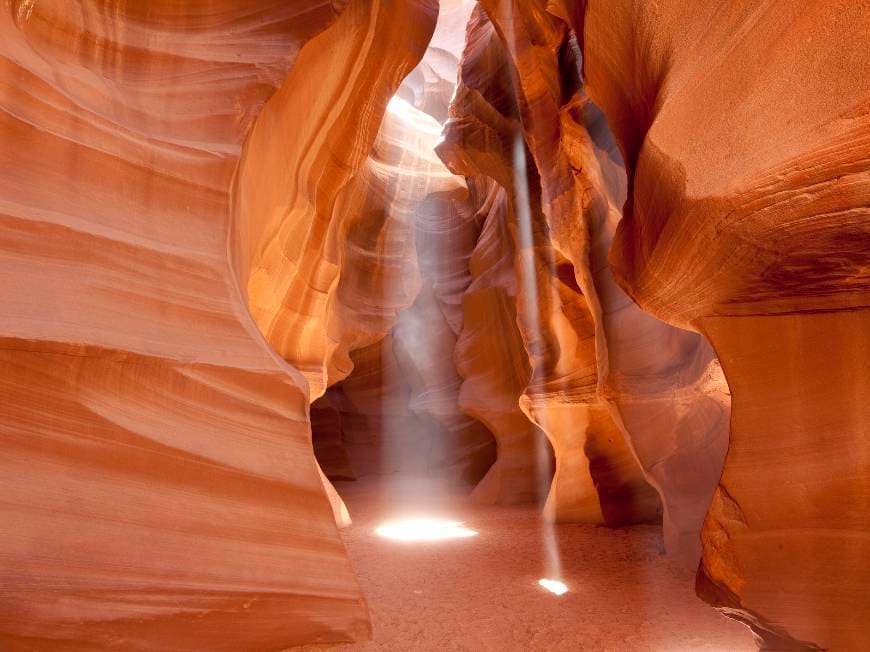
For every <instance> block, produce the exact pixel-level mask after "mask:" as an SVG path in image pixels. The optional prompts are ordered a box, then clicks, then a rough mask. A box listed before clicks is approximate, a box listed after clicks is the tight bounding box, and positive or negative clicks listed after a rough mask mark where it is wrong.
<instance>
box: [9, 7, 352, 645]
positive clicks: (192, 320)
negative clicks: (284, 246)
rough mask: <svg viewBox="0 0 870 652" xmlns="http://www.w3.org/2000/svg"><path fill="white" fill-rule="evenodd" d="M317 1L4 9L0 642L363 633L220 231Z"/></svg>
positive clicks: (259, 641) (275, 638)
mask: <svg viewBox="0 0 870 652" xmlns="http://www.w3.org/2000/svg"><path fill="white" fill-rule="evenodd" d="M334 19H335V13H334V11H333V9H332V7H331V6H330V4H329V3H323V2H294V3H274V2H255V1H241V2H240V1H238V0H233V1H225V2H224V1H216V2H209V3H205V4H202V3H199V4H197V3H182V4H181V5H179V3H176V2H161V1H159V0H155V1H153V2H148V3H140V2H111V3H103V2H80V3H74V4H72V3H68V2H52V1H44V2H38V3H34V2H11V3H10V2H7V3H6V4H5V6H4V7H3V8H2V10H0V67H2V75H0V79H2V82H0V107H2V111H0V142H2V148H0V157H2V158H3V162H2V165H0V197H2V200H0V201H2V209H0V222H2V237H0V266H2V269H3V272H4V282H3V284H2V288H0V294H2V300H3V306H4V307H3V311H2V314H0V338H2V342H3V345H2V352H0V395H2V401H0V438H2V446H3V455H2V459H0V476H2V481H0V482H2V492H3V506H2V508H0V523H2V525H0V572H2V585H3V600H2V601H0V647H2V648H3V649H7V650H16V649H39V650H54V649H64V650H68V649H76V650H86V649H88V650H89V649H104V648H107V647H114V648H120V649H125V650H155V649H172V650H191V651H193V650H202V649H209V650H228V651H229V650H239V649H280V648H283V647H286V646H289V645H292V644H296V643H303V642H310V641H318V640H319V641H339V640H349V639H356V638H361V637H365V636H367V635H368V623H367V614H366V609H365V606H364V603H363V601H362V596H361V595H360V592H359V589H358V588H357V585H356V582H355V580H354V578H353V576H352V573H351V569H350V567H349V564H348V562H347V559H346V556H345V552H344V548H343V545H342V543H341V541H340V539H339V537H338V533H337V531H336V527H335V523H334V521H333V518H332V516H331V514H330V511H329V505H328V502H327V500H326V498H325V496H324V494H323V490H322V488H321V485H320V481H319V478H318V473H317V466H316V464H315V462H314V459H313V456H312V454H311V444H310V439H309V437H310V435H309V428H308V422H307V394H308V390H307V387H306V383H305V381H304V379H303V378H302V376H301V375H299V374H298V373H297V372H296V371H295V370H294V369H293V368H291V367H289V366H288V365H287V364H286V363H284V362H283V361H282V360H281V359H280V358H278V357H277V356H275V355H274V353H273V352H272V351H271V350H270V348H269V347H268V345H267V344H266V342H265V341H264V340H263V338H262V336H261V335H260V333H259V331H258V330H257V327H256V325H255V324H254V322H253V321H252V320H251V318H250V316H249V313H248V310H247V307H246V305H245V301H244V299H243V296H242V293H241V292H240V289H239V284H238V277H237V275H236V272H235V270H234V269H233V268H232V267H231V265H230V263H229V260H228V256H227V251H228V245H229V246H232V244H233V242H232V234H233V229H232V226H231V221H230V187H231V183H232V177H233V171H234V169H235V167H236V164H237V162H238V160H239V154H240V149H241V143H242V141H243V139H244V137H245V134H246V132H247V130H248V129H249V127H250V125H251V123H252V121H253V120H254V119H255V117H256V116H257V114H258V112H259V111H260V109H261V107H262V105H263V103H264V102H265V101H266V100H267V99H268V97H269V96H270V95H271V94H272V93H273V92H274V90H275V88H276V87H277V86H278V85H279V84H280V82H281V80H282V79H283V78H284V77H285V75H286V74H287V70H288V69H289V68H290V66H291V64H292V62H293V59H294V58H295V56H296V53H297V51H298V50H299V49H300V47H302V45H303V44H304V43H305V42H306V41H307V40H308V39H310V38H311V37H313V36H314V35H315V34H317V33H318V32H320V31H322V30H323V29H324V28H326V27H327V26H328V25H329V24H330V23H332V21H333V20H334Z"/></svg>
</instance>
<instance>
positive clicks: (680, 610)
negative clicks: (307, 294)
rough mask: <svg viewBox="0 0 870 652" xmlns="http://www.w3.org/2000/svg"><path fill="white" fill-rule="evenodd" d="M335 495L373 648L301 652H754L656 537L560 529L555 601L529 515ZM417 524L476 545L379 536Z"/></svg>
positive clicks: (405, 498)
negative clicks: (342, 509) (346, 516)
mask: <svg viewBox="0 0 870 652" xmlns="http://www.w3.org/2000/svg"><path fill="white" fill-rule="evenodd" d="M336 487H337V488H338V490H339V493H341V495H342V496H343V498H344V499H345V501H346V503H347V505H348V508H349V510H350V512H351V516H352V517H353V519H354V523H353V525H352V526H350V527H349V528H347V529H345V530H344V531H343V533H342V534H343V537H344V541H345V544H346V545H347V548H348V553H349V555H350V559H351V562H352V563H353V565H354V569H355V570H356V573H357V577H358V579H359V582H360V584H361V586H362V590H363V593H364V594H365V596H366V598H367V600H368V605H369V609H370V611H371V617H372V622H373V627H374V641H372V642H370V643H365V644H351V645H340V646H304V647H301V648H293V649H294V650H304V651H314V650H323V649H332V650H341V651H350V650H469V651H471V650H473V651H475V652H477V651H483V650H493V651H498V652H507V651H513V650H518V651H519V650H594V651H598V650H601V651H610V650H612V651H614V652H615V651H619V652H624V651H630V650H638V651H641V650H642V651H662V652H677V651H693V652H694V651H700V650H715V651H721V652H725V651H728V652H738V651H742V650H747V651H749V650H755V649H756V647H755V645H754V643H753V640H752V635H751V634H750V632H749V630H748V629H747V628H746V627H744V626H742V625H740V624H739V623H737V622H735V621H732V620H729V619H727V618H725V617H724V616H722V615H720V614H718V613H717V612H715V611H713V610H712V609H711V608H710V607H709V606H707V605H706V604H704V603H703V602H701V600H699V599H698V598H697V597H695V595H694V592H693V584H694V582H693V577H692V574H691V573H686V572H685V571H681V570H679V569H678V568H675V567H674V566H673V565H672V564H671V563H670V562H669V561H668V560H667V558H666V557H665V556H664V554H663V546H662V540H661V535H660V529H659V528H658V527H655V526H638V527H632V528H620V529H608V528H604V527H592V526H583V525H558V526H555V528H553V531H554V536H555V539H556V540H557V542H558V543H557V546H558V550H559V553H560V557H561V565H562V573H561V576H562V577H561V579H562V580H563V581H564V582H565V583H566V584H567V585H568V587H569V591H568V593H566V594H564V595H562V596H556V595H553V594H552V593H549V592H547V591H545V590H544V589H543V588H541V587H540V586H539V585H538V580H539V579H541V578H543V577H546V576H547V574H548V573H547V568H546V566H547V562H546V559H547V555H546V554H545V552H544V550H545V546H544V541H545V538H544V537H545V528H544V527H542V523H541V520H540V518H539V516H538V511H537V510H536V509H534V508H532V507H529V506H525V507H481V506H478V505H475V504H473V503H471V502H470V501H469V500H468V499H466V498H462V497H457V496H455V495H453V496H451V495H447V494H445V493H443V492H439V491H438V489H437V488H433V487H431V486H426V485H408V484H395V483H394V484H383V483H373V482H368V481H363V482H354V483H337V485H336ZM413 505H418V507H417V509H412V508H411V507H409V506H413ZM420 505H425V506H422V507H421V506H420ZM412 513H413V514H424V513H425V514H426V515H430V516H437V517H443V518H449V519H453V520H457V521H462V522H463V525H464V526H465V527H468V528H471V529H473V530H475V531H476V532H477V535H476V536H473V537H470V538H464V539H453V540H445V541H434V542H399V541H392V540H388V539H383V538H381V537H379V536H378V535H377V534H376V533H375V529H376V528H377V527H378V526H379V525H381V524H382V523H383V522H385V521H389V520H392V519H393V518H395V517H396V516H402V515H408V514H412Z"/></svg>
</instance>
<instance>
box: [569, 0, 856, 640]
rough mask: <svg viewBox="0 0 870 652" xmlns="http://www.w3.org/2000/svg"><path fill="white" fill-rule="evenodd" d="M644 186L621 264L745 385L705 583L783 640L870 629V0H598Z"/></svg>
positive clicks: (636, 289)
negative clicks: (749, 2) (748, 1)
mask: <svg viewBox="0 0 870 652" xmlns="http://www.w3.org/2000/svg"><path fill="white" fill-rule="evenodd" d="M587 5H588V8H587V11H586V15H585V37H584V48H585V50H584V54H585V62H584V66H585V72H586V74H587V78H588V84H589V89H590V94H591V96H592V97H593V99H594V100H595V101H596V103H598V104H599V106H601V107H602V109H603V110H604V112H605V113H606V114H607V116H608V119H609V121H610V125H611V127H612V128H613V130H614V133H615V134H616V136H617V138H618V140H619V142H620V146H621V149H622V151H623V153H624V155H625V160H626V165H627V169H628V171H629V179H630V184H629V187H630V189H631V192H630V197H629V203H628V206H627V210H626V215H625V219H624V220H623V222H622V224H621V225H620V228H619V231H618V233H617V235H616V238H615V241H614V250H613V252H612V254H611V261H612V264H613V266H614V270H615V272H616V275H617V278H618V279H619V281H620V283H621V285H622V286H623V287H624V288H625V289H626V290H627V291H628V292H629V293H630V294H631V295H632V297H633V298H634V299H635V300H636V301H637V302H638V303H639V304H640V305H641V306H642V307H644V308H645V309H646V310H649V311H650V312H652V313H653V314H655V315H657V316H659V317H660V318H662V319H665V320H667V321H669V322H671V323H674V324H676V325H679V326H681V327H684V328H692V329H695V330H698V331H701V332H703V333H704V334H705V335H706V336H707V337H708V338H709V340H710V342H711V343H712V345H713V347H714V348H715V349H716V352H717V354H718V356H719V359H720V360H721V362H722V367H723V369H724V372H725V376H726V378H727V380H728V384H729V386H730V388H731V393H732V397H733V398H732V418H731V441H730V447H729V449H728V456H727V458H726V461H725V468H724V471H723V474H722V478H721V481H720V485H719V488H718V490H717V491H716V494H715V497H714V500H713V503H712V506H711V508H710V513H709V516H708V518H707V521H706V523H705V525H704V532H703V544H704V560H703V564H702V567H701V571H700V573H699V581H698V588H699V592H700V593H701V595H702V596H704V597H705V598H706V599H707V600H709V601H711V602H713V603H714V604H716V605H718V606H720V607H722V609H723V611H725V612H726V613H728V614H729V615H732V616H734V617H737V618H739V619H742V620H745V621H747V622H749V623H751V624H752V625H753V627H754V629H755V631H756V632H757V633H758V634H760V635H761V636H762V638H763V639H764V643H765V644H766V645H768V646H771V647H774V648H776V649H784V648H787V647H789V646H792V647H800V646H804V647H806V646H811V645H816V646H819V647H821V648H825V649H834V650H859V649H863V647H864V646H865V645H866V641H867V640H868V638H870V630H868V623H870V600H868V599H867V592H866V588H867V586H868V585H870V567H868V565H867V563H866V560H867V559H868V558H870V543H868V541H870V537H868V534H870V532H868V530H870V515H868V514H870V509H868V505H870V465H868V459H870V448H868V446H870V443H868V442H870V439H868V436H867V424H868V423H870V412H868V409H870V408H868V406H870V401H868V398H870V396H868V393H870V386H868V375H867V369H868V368H870V359H868V346H867V338H868V336H867V334H868V332H870V310H868V305H870V292H868V287H870V281H868V278H870V277H868V269H870V246H868V244H870V226H868V225H870V219H868V218H870V211H868V208H867V206H868V198H870V176H868V172H867V170H868V164H870V113H868V106H870V87H868V84H867V79H868V78H870V59H868V57H867V51H868V49H870V6H868V3H867V2H835V1H827V2H819V3H814V4H812V5H807V4H805V3H799V2H788V1H780V2H771V3H766V4H763V5H759V6H757V7H750V6H742V5H741V4H740V3H738V4H733V3H720V4H711V3H704V2H690V3H685V2H660V3H656V4H651V3H642V2H632V1H630V0H619V1H613V2H611V1H610V0H608V1H606V2H605V1H603V0H602V1H598V0H594V1H590V2H588V3H587Z"/></svg>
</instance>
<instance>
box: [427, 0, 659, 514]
mask: <svg viewBox="0 0 870 652" xmlns="http://www.w3.org/2000/svg"><path fill="white" fill-rule="evenodd" d="M507 23H508V24H509V25H510V26H512V27H515V26H516V25H517V23H516V22H512V21H507ZM497 30H498V24H494V23H492V22H490V21H489V20H488V18H487V16H486V14H485V13H484V12H483V11H482V10H480V9H478V10H477V11H476V12H475V14H474V16H473V17H472V20H471V22H470V24H469V30H468V37H467V44H466V51H465V53H464V55H463V60H462V75H461V83H460V86H459V88H458V89H457V93H456V96H455V100H454V102H453V105H452V106H451V117H450V121H449V122H448V124H447V125H446V128H445V139H444V143H443V144H441V145H440V146H439V153H440V154H441V156H442V158H443V159H444V160H445V161H446V162H447V163H448V165H449V166H450V167H451V169H453V170H454V171H456V172H459V173H463V174H466V175H475V174H483V175H486V176H488V177H490V178H491V179H493V180H495V181H496V182H497V183H498V184H499V186H500V187H501V189H502V190H501V195H492V196H498V197H499V200H498V202H496V201H494V200H493V199H492V198H491V197H487V199H486V200H485V201H484V202H482V205H483V206H486V207H487V210H488V211H489V213H490V214H492V212H493V211H492V207H496V208H499V209H500V211H499V212H498V214H497V215H493V216H492V217H491V219H494V220H496V221H501V222H502V225H501V226H500V227H495V226H491V227H490V228H489V229H487V228H486V227H484V235H486V234H491V235H494V234H499V235H501V237H502V239H503V240H505V241H507V242H509V246H508V249H509V250H511V251H514V255H513V259H511V260H504V258H502V260H503V262H502V264H501V268H502V270H503V271H502V272H501V274H500V275H499V276H498V277H497V278H498V279H499V281H500V283H495V282H493V281H487V279H486V278H485V277H484V278H483V279H476V281H475V283H473V284H472V286H471V288H472V289H475V290H478V289H479V288H480V286H481V285H484V284H485V285H487V286H491V287H496V286H498V285H501V287H502V288H503V289H505V290H507V291H508V296H509V297H510V300H511V301H512V302H513V304H514V306H513V307H512V310H515V311H516V316H515V317H514V318H512V320H515V321H516V323H517V327H518V328H519V335H520V337H519V340H518V342H517V347H515V349H513V350H507V349H505V351H504V354H503V356H502V357H503V358H505V361H506V364H507V365H511V364H514V365H515V364H516V360H517V359H521V358H522V357H528V361H529V364H530V367H529V371H528V372H526V373H525V377H524V374H522V373H519V374H514V376H515V377H516V378H518V379H522V380H523V383H522V384H521V385H520V386H519V388H518V389H519V395H517V394H516V393H515V392H510V391H507V392H505V391H504V389H506V388H503V389H497V388H495V387H489V388H488V391H487V394H489V395H493V393H495V392H499V393H502V394H503V395H504V396H505V398H506V400H507V402H508V404H514V405H515V403H514V401H517V400H518V402H519V404H520V405H521V408H522V411H523V413H524V415H525V416H526V417H527V418H528V419H529V420H531V421H532V422H533V423H534V424H535V425H536V426H538V428H535V429H534V430H533V431H528V430H527V431H528V433H529V434H528V436H527V440H528V442H532V443H528V442H527V445H526V448H529V447H531V451H532V456H533V459H534V456H535V455H536V453H535V452H534V449H535V447H536V446H535V444H534V440H535V435H534V433H535V431H537V430H538V429H540V430H541V431H543V432H546V434H547V436H548V437H549V440H550V443H551V444H552V446H553V448H554V452H555V475H554V478H553V482H552V487H551V489H550V491H549V498H548V504H547V509H546V512H547V514H548V515H549V516H550V517H552V518H554V519H556V520H565V521H582V522H596V523H597V522H605V521H606V522H608V523H612V524H617V523H620V524H624V523H630V522H636V521H644V520H649V519H655V518H657V515H658V501H657V498H656V495H655V492H654V491H653V490H652V489H650V487H649V486H648V485H647V484H646V482H645V481H644V480H643V477H642V476H641V474H640V472H639V469H638V467H637V464H636V462H635V460H634V459H633V457H632V454H631V452H630V450H629V449H628V448H627V447H626V445H625V442H624V439H623V437H622V435H621V433H619V431H618V429H617V428H616V426H615V424H614V423H613V421H612V419H611V417H610V415H609V413H608V411H607V409H606V406H605V405H604V404H603V403H602V402H601V401H600V400H599V398H598V396H597V369H596V339H595V338H596V336H595V324H594V320H593V319H592V315H591V313H590V309H589V307H588V305H587V301H586V298H585V296H584V294H583V292H582V291H581V289H580V287H579V286H578V285H577V283H576V280H575V276H574V269H573V267H572V265H571V262H569V261H568V260H566V259H565V258H564V256H562V254H561V253H560V252H559V251H558V250H557V249H556V248H555V247H554V241H553V240H552V239H551V238H552V235H553V232H552V230H551V229H550V228H549V225H548V222H547V220H546V219H545V216H544V215H543V213H542V211H541V207H542V196H543V195H542V194H541V191H540V188H541V187H542V186H541V183H542V180H541V179H540V178H539V177H538V175H537V173H536V162H537V161H536V159H535V158H534V157H529V158H528V159H527V156H528V155H527V150H526V142H525V141H524V136H526V141H528V142H529V143H530V144H534V142H535V141H533V140H531V139H530V138H529V137H528V134H524V133H523V132H522V131H521V129H522V128H524V127H525V122H523V116H522V114H521V112H520V110H519V108H518V107H519V106H520V105H521V98H522V97H524V96H523V95H522V92H521V90H522V87H521V85H520V79H519V77H518V72H519V73H522V71H521V70H519V69H518V68H516V67H515V61H514V60H513V59H512V58H511V57H510V52H511V50H510V47H512V46H513V45H514V42H512V41H511V42H508V37H507V36H505V35H504V34H502V33H500V32H499V31H497ZM562 31H563V32H564V31H565V30H564V28H563V30H562ZM562 158H563V159H564V156H563V157H562ZM484 245H485V243H484V242H483V236H482V238H481V243H479V247H484ZM491 248H492V247H491ZM504 248H505V247H504V245H502V246H501V249H504ZM482 251H485V249H484V248H482ZM486 268H487V269H488V268H496V266H495V265H494V264H493V263H492V262H490V264H489V265H488V266H487V267H486ZM467 299H468V297H467ZM481 330H483V329H481ZM503 366H504V365H503ZM478 367H479V369H480V370H481V372H482V371H483V368H484V365H482V364H479V365H478ZM517 371H519V370H517ZM502 375H504V374H502ZM466 377H467V378H469V380H470V377H469V376H466ZM466 382H468V380H467V381H466ZM481 396H482V394H481ZM515 396H516V398H514V397H515ZM480 403H481V404H486V401H485V400H483V399H481V400H480ZM494 405H495V404H493V403H492V402H491V401H490V403H489V409H490V411H492V410H493V408H494ZM505 407H507V406H505ZM476 416H478V418H483V417H481V416H479V415H477V414H476ZM515 418H519V420H520V421H521V420H522V419H521V415H515ZM487 423H488V424H489V425H490V428H491V429H493V425H492V417H491V416H490V417H489V421H487ZM499 431H501V432H502V433H503V434H502V439H504V438H505V437H506V436H507V433H516V432H517V427H516V425H515V424H513V423H511V424H510V425H509V426H508V427H507V428H498V429H494V432H496V437H497V438H498V437H499ZM511 436H512V437H516V434H512V435H511ZM502 448H503V447H501V445H500V458H501V457H502V455H501V453H502ZM537 448H541V447H540V446H539V445H538V446H537ZM516 457H517V459H518V460H519V459H525V460H528V459H529V458H528V451H525V452H521V453H518V454H517V455H516ZM526 464H527V465H529V464H530V462H529V461H526ZM513 466H518V465H516V464H513ZM545 466H546V464H545V463H543V464H538V463H536V462H532V463H531V466H530V468H529V469H528V470H526V471H525V473H529V472H531V473H535V474H538V475H540V474H542V473H543V474H547V473H548V471H547V470H545V468H544V467H545ZM498 468H499V463H498V462H497V463H496V466H495V467H494V468H493V471H492V472H491V475H492V474H495V473H496V471H497V470H498ZM518 468H522V467H521V466H519V467H518ZM532 488H533V487H532ZM481 490H483V488H482V489H481ZM489 491H490V492H491V493H495V492H493V491H492V490H491V489H490V490H489Z"/></svg>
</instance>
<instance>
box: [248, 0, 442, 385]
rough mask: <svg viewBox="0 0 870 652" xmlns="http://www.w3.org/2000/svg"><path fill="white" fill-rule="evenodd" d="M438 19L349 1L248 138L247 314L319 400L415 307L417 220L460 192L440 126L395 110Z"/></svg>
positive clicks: (425, 11) (428, 11) (412, 7)
mask: <svg viewBox="0 0 870 652" xmlns="http://www.w3.org/2000/svg"><path fill="white" fill-rule="evenodd" d="M436 15H437V4H436V3H435V2H433V1H429V0H421V1H419V2H374V1H373V2H366V1H359V2H351V3H350V4H349V5H348V7H347V8H346V9H345V10H344V12H343V13H342V15H341V16H340V18H339V20H338V22H337V23H336V24H335V26H334V27H333V28H332V29H330V30H328V31H327V32H324V33H323V34H322V35H321V36H320V37H319V38H318V39H317V40H315V41H314V42H312V43H311V47H310V48H307V49H306V50H305V51H304V52H303V53H302V55H301V56H300V57H299V58H298V60H297V62H296V64H295V65H294V67H293V70H292V71H291V72H290V74H289V75H288V77H287V79H286V80H285V82H284V84H283V86H282V88H281V90H279V92H278V93H276V94H275V96H274V97H273V98H272V99H271V100H270V102H269V103H268V104H267V105H266V107H265V108H264V110H263V112H262V113H261V115H260V118H259V120H258V121H257V124H256V126H255V128H254V129H253V130H252V132H251V136H250V138H249V139H248V141H247V143H246V147H245V155H244V158H243V161H242V164H241V166H240V168H239V175H238V195H237V197H238V202H237V209H238V216H237V220H238V224H237V226H238V229H239V233H240V241H241V242H240V248H239V251H238V254H237V255H238V256H239V259H240V265H241V268H242V276H243V278H244V279H245V280H246V284H247V285H246V287H247V292H248V300H249V303H250V306H251V312H252V314H253V316H254V319H255V320H256V321H257V324H258V325H259V326H260V328H261V330H262V331H263V333H265V334H266V338H267V339H268V340H269V342H270V343H271V344H272V346H273V347H274V348H275V349H276V351H277V352H278V353H279V354H280V355H281V356H282V357H283V358H284V359H286V360H288V361H289V362H291V363H292V364H293V365H294V366H295V367H297V368H298V369H300V371H302V373H303V374H304V375H305V377H306V379H307V380H308V383H309V385H310V387H311V393H312V397H313V398H316V397H318V396H320V395H322V394H323V392H324V390H325V389H326V387H327V386H328V385H330V384H333V383H335V382H337V381H338V380H341V379H342V378H344V377H345V376H346V375H347V374H348V373H349V372H350V370H351V362H350V358H349V352H350V351H352V350H354V349H358V348H362V347H363V346H367V345H369V344H372V343H374V342H376V341H378V340H379V339H381V338H382V337H383V336H384V335H385V334H386V333H387V332H389V330H390V329H391V328H392V326H393V323H394V321H395V318H396V314H397V313H398V311H399V310H401V309H402V308H404V307H406V306H408V305H410V303H411V302H412V301H413V299H414V297H415V296H416V294H417V292H418V290H419V279H418V275H417V273H416V262H415V259H414V240H413V217H414V211H415V209H416V207H417V206H418V205H419V203H420V202H421V201H422V200H423V199H424V198H425V197H426V196H427V195H428V194H429V193H430V192H436V191H439V190H442V189H449V188H451V187H455V186H456V185H457V184H458V182H457V181H456V180H454V179H453V177H452V175H450V174H449V172H447V170H445V169H443V166H441V165H440V162H439V161H438V160H437V158H436V157H435V156H434V155H433V154H432V152H431V146H430V145H429V140H431V139H432V138H437V133H438V126H437V123H435V122H434V120H431V118H430V119H429V120H430V123H428V124H422V125H421V124H418V123H419V122H421V121H425V119H426V118H428V116H425V115H424V114H422V113H420V112H418V111H414V112H410V111H406V110H405V109H404V108H403V104H405V103H404V102H403V101H402V100H394V101H392V102H391V103H390V106H389V110H388V101H389V100H390V97H391V96H392V95H393V93H394V92H395V91H396V89H397V88H398V86H399V84H400V82H401V81H402V78H403V77H404V76H405V75H406V74H407V73H408V72H410V70H411V69H412V68H413V67H414V66H415V65H416V63H417V62H418V61H419V60H420V58H421V57H422V55H423V52H424V51H425V49H426V45H427V43H428V41H429V38H430V37H431V35H432V31H433V30H434V27H435V19H436ZM406 106H407V105H406ZM382 121H383V125H381V122H382ZM437 166H440V168H441V171H440V173H439V170H437V169H436V167H437ZM430 172H431V174H430Z"/></svg>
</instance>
